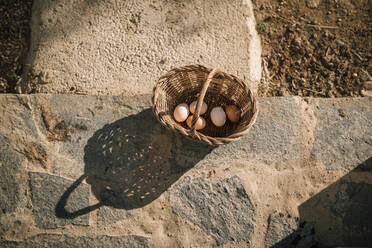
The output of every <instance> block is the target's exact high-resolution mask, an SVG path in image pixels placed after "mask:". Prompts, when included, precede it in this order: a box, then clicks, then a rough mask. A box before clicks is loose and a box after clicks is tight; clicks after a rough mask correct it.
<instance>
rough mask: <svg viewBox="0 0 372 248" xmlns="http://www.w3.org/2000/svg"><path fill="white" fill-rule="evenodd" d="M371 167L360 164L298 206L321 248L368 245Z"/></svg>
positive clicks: (371, 238)
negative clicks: (312, 227)
mask: <svg viewBox="0 0 372 248" xmlns="http://www.w3.org/2000/svg"><path fill="white" fill-rule="evenodd" d="M371 169H372V163H371V159H368V160H367V161H365V162H363V163H361V164H360V165H359V166H358V167H356V168H355V169H354V170H352V171H350V172H349V173H348V174H346V175H345V176H343V177H341V178H340V179H338V180H337V181H335V182H333V183H332V184H331V185H328V187H327V188H325V189H323V190H322V191H321V192H319V193H318V194H316V195H315V196H313V197H311V198H310V199H309V200H307V201H306V202H304V203H302V204H301V205H300V206H299V212H300V216H301V219H302V221H306V222H309V223H313V224H314V229H315V234H316V236H317V239H318V241H319V244H320V245H322V246H324V247H334V246H337V245H343V246H346V247H347V246H360V247H365V246H366V247H368V246H369V245H370V244H372V224H371V223H372V214H371V210H370V209H371V207H370V206H371V205H372V200H371V199H372V184H371V182H372V173H371V172H372V170H371Z"/></svg>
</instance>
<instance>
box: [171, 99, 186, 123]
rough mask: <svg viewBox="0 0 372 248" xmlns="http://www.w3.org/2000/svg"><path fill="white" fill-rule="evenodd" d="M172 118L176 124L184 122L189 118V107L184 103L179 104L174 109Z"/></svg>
mask: <svg viewBox="0 0 372 248" xmlns="http://www.w3.org/2000/svg"><path fill="white" fill-rule="evenodd" d="M173 116H174V119H175V120H176V121H177V122H184V121H185V120H186V119H187V116H189V106H188V105H187V104H186V103H181V104H179V105H178V106H177V107H176V108H175V110H174V112H173Z"/></svg>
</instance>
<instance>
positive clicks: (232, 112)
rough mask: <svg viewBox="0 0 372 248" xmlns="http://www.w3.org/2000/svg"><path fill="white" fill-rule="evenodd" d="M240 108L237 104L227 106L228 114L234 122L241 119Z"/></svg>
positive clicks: (228, 117)
mask: <svg viewBox="0 0 372 248" xmlns="http://www.w3.org/2000/svg"><path fill="white" fill-rule="evenodd" d="M241 113H242V112H241V111H240V109H238V107H236V106H235V105H229V106H227V107H226V116H227V119H229V120H230V121H231V122H232V123H236V122H238V121H239V120H240V115H241Z"/></svg>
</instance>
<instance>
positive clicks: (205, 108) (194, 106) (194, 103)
mask: <svg viewBox="0 0 372 248" xmlns="http://www.w3.org/2000/svg"><path fill="white" fill-rule="evenodd" d="M196 103H197V101H193V102H192V103H191V104H190V112H191V113H194V112H195V109H196ZM207 109H208V105H207V104H206V103H205V102H204V101H203V103H202V106H201V108H200V114H201V115H202V114H205V112H207Z"/></svg>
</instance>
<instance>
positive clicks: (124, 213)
mask: <svg viewBox="0 0 372 248" xmlns="http://www.w3.org/2000/svg"><path fill="white" fill-rule="evenodd" d="M131 216H132V214H131V213H130V212H129V211H128V210H125V209H117V208H112V207H107V206H102V207H100V208H99V210H98V213H97V217H98V219H97V222H98V225H100V226H105V225H110V224H113V223H115V222H117V221H120V220H124V219H127V218H130V217H131Z"/></svg>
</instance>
